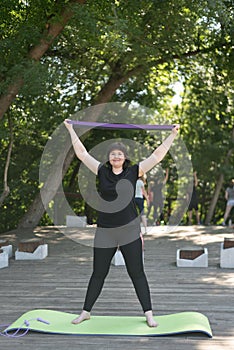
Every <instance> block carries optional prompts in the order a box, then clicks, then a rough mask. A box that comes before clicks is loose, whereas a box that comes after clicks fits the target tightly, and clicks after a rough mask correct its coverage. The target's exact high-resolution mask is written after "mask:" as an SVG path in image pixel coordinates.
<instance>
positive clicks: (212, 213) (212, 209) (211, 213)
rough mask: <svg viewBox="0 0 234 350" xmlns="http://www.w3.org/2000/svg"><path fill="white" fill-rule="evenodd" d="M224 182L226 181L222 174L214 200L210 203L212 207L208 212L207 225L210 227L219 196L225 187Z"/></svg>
mask: <svg viewBox="0 0 234 350" xmlns="http://www.w3.org/2000/svg"><path fill="white" fill-rule="evenodd" d="M223 180H224V175H223V174H220V175H219V178H218V180H217V183H216V187H215V191H214V195H213V197H212V200H211V202H210V206H209V209H208V212H207V215H206V219H205V225H210V223H211V220H212V218H213V215H214V211H215V207H216V203H217V201H218V198H219V194H220V191H221V189H222V186H223Z"/></svg>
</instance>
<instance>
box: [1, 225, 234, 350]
mask: <svg viewBox="0 0 234 350" xmlns="http://www.w3.org/2000/svg"><path fill="white" fill-rule="evenodd" d="M81 230H82V231H83V233H87V237H86V241H85V242H86V243H87V244H88V245H89V244H90V243H91V242H90V239H91V237H90V234H92V233H93V230H94V229H93V228H87V229H81ZM35 235H36V236H37V237H38V236H39V237H43V238H44V239H45V241H46V243H48V244H49V256H48V257H47V258H46V259H45V260H42V261H15V260H14V258H12V259H11V260H10V266H9V268H4V269H1V270H0V276H1V282H0V283H1V284H0V292H1V313H0V324H6V323H11V322H13V321H14V320H16V319H17V318H18V317H19V316H20V315H22V314H23V313H24V312H26V311H29V310H31V309H35V308H47V309H54V310H60V311H65V312H72V313H79V312H80V309H81V308H82V304H83V300H84V296H85V292H86V287H87V282H88V279H89V276H90V274H91V271H92V248H91V247H90V246H88V245H85V244H83V242H84V241H81V242H82V244H80V243H78V242H74V241H73V240H71V239H69V238H68V237H67V236H66V235H63V234H61V232H60V231H59V230H57V229H56V228H55V227H44V228H38V229H36V230H35V231H34V233H30V232H26V231H25V232H18V233H17V232H10V233H8V234H2V235H1V236H0V238H1V239H3V238H9V240H10V241H11V242H12V243H13V246H14V250H15V249H16V247H17V244H18V243H17V242H18V241H19V240H20V239H25V238H31V237H35ZM233 235H234V230H233V229H231V228H223V227H203V226H188V227H186V226H184V227H182V226H181V227H177V229H176V230H175V231H173V232H170V233H167V232H165V230H164V228H163V227H154V228H152V229H151V230H150V232H149V234H148V235H146V236H145V270H146V273H147V276H148V280H149V284H150V288H151V294H152V301H153V306H154V311H155V314H161V315H163V314H169V313H176V312H182V311H198V312H201V313H204V314H205V315H206V316H207V317H208V318H209V320H210V324H211V327H212V330H213V338H212V339H210V338H208V337H207V336H205V335H204V336H203V335H195V334H194V335H192V334H191V335H190V334H189V335H181V336H173V337H155V338H150V337H137V338H136V337H116V336H115V337H112V336H110V337H102V336H99V337H98V336H80V337H79V336H68V335H49V334H39V333H33V332H31V333H28V334H27V335H26V336H25V337H22V338H19V339H10V338H6V337H0V349H4V350H8V349H9V350H12V349H15V350H21V349H22V350H23V349H24V350H27V349H36V350H49V349H50V350H60V349H61V350H62V349H69V350H70V349H71V350H72V349H85V350H94V349H100V350H105V349H128V350H131V349H134V350H144V349H160V350H177V349H180V350H209V349H212V350H223V349H234V269H221V268H220V267H219V256H220V242H222V241H223V239H224V237H233ZM194 245H196V246H197V245H201V246H205V247H207V248H208V252H209V267H208V268H177V267H176V264H175V262H176V251H177V249H178V248H185V247H188V246H194ZM92 314H93V315H129V316H130V315H141V314H142V311H141V308H140V306H139V303H138V300H137V298H136V296H135V292H134V289H133V287H132V284H131V282H130V280H129V277H128V275H127V273H126V270H125V267H116V266H112V268H111V271H110V274H109V275H108V277H107V280H106V283H105V286H104V290H103V292H102V294H101V296H100V298H99V299H98V302H97V303H96V304H95V307H94V309H93V313H92Z"/></svg>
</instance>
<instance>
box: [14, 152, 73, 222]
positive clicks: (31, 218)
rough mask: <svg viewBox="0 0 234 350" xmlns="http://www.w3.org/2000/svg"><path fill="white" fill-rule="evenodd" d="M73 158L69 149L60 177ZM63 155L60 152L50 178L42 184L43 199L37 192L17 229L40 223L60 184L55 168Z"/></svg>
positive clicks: (61, 160) (58, 165) (59, 163)
mask: <svg viewBox="0 0 234 350" xmlns="http://www.w3.org/2000/svg"><path fill="white" fill-rule="evenodd" d="M73 158H74V151H73V149H71V150H70V151H69V152H68V155H67V157H66V159H65V161H64V164H63V174H62V177H63V176H64V175H65V174H66V172H67V169H68V168H69V166H70V164H71V162H72V160H73ZM63 159H64V154H63V152H61V154H60V156H59V157H58V158H57V159H56V162H55V167H54V168H53V170H52V171H51V174H50V176H48V178H47V181H46V182H45V183H44V186H43V188H42V189H41V191H44V192H43V199H44V201H43V202H42V199H41V192H39V193H38V194H37V195H36V197H35V199H34V201H33V202H32V204H31V206H30V207H29V209H28V211H27V212H26V213H25V215H24V216H23V217H22V218H21V220H20V221H19V224H18V228H34V227H36V226H37V225H38V222H39V221H40V219H41V217H42V216H43V214H44V212H45V210H46V207H47V206H48V204H49V203H50V201H51V200H52V199H53V198H54V196H55V195H56V192H57V190H58V188H59V185H60V183H61V177H60V176H59V175H57V174H58V171H57V170H56V167H57V168H58V167H60V166H61V163H62V162H63Z"/></svg>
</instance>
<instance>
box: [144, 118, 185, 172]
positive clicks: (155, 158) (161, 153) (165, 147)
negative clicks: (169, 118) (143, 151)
mask: <svg viewBox="0 0 234 350" xmlns="http://www.w3.org/2000/svg"><path fill="white" fill-rule="evenodd" d="M179 128H180V125H179V124H176V125H175V126H174V128H173V129H172V131H171V134H170V135H169V136H168V137H167V138H166V139H165V140H164V141H163V142H162V143H161V145H160V146H158V147H157V148H156V149H155V150H154V152H153V153H152V154H151V155H150V156H149V157H148V158H146V159H144V160H143V161H141V162H140V163H139V176H142V175H144V174H145V173H147V172H148V171H149V170H151V169H152V168H153V167H154V166H155V165H157V164H158V163H160V162H161V160H162V159H163V158H164V157H165V155H166V154H167V152H168V151H169V149H170V147H171V145H172V143H173V141H174V139H175V137H176V135H177V133H178V131H179Z"/></svg>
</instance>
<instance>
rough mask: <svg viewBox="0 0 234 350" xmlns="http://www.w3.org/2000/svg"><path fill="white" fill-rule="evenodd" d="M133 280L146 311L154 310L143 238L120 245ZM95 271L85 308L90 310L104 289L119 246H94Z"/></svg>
mask: <svg viewBox="0 0 234 350" xmlns="http://www.w3.org/2000/svg"><path fill="white" fill-rule="evenodd" d="M119 248H120V250H121V252H122V254H123V257H124V260H125V264H126V267H127V271H128V274H129V276H130V278H131V280H132V282H133V285H134V288H135V291H136V294H137V297H138V299H139V301H140V303H141V306H142V309H143V311H144V312H146V311H149V310H152V306H151V298H150V291H149V285H148V282H147V279H146V276H145V273H144V266H143V259H142V240H141V238H139V239H137V240H135V241H133V242H131V243H129V244H126V245H123V246H120V247H119ZM93 249H94V259H93V273H92V276H91V278H90V281H89V285H88V290H87V294H86V298H85V302H84V308H83V309H84V310H85V311H88V312H90V311H91V309H92V307H93V305H94V303H95V301H96V300H97V298H98V296H99V295H100V293H101V291H102V287H103V284H104V281H105V278H106V276H107V274H108V272H109V269H110V264H111V260H112V258H113V256H114V254H115V252H116V249H117V248H96V247H94V248H93Z"/></svg>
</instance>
